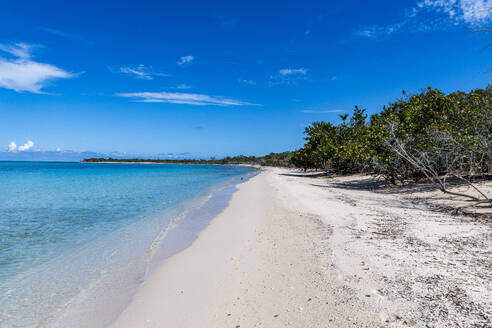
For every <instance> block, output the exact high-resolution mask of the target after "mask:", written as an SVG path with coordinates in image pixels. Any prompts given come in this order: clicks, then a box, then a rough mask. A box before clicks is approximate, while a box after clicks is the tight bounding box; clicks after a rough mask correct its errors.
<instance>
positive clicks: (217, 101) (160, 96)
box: [116, 92, 259, 106]
mask: <svg viewBox="0 0 492 328" xmlns="http://www.w3.org/2000/svg"><path fill="white" fill-rule="evenodd" d="M116 96H118V97H124V98H131V99H134V100H135V101H138V102H147V103H171V104H186V105H195V106H259V105H258V104H252V103H249V102H244V101H240V100H236V99H232V98H225V97H218V96H209V95H204V94H196V93H181V92H129V93H117V94H116Z"/></svg>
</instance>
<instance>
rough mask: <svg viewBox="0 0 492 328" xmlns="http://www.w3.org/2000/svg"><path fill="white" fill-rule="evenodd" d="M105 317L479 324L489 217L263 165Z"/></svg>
mask: <svg viewBox="0 0 492 328" xmlns="http://www.w3.org/2000/svg"><path fill="white" fill-rule="evenodd" d="M238 189H239V191H238V192H236V193H235V194H234V195H233V197H232V200H231V201H230V205H229V206H228V207H227V208H226V209H225V210H224V211H223V212H222V213H220V214H219V215H218V216H217V217H216V218H215V219H214V220H213V221H212V222H211V224H210V225H209V226H208V227H207V228H206V229H205V230H203V231H202V232H200V234H199V238H198V239H197V240H196V241H195V242H194V243H193V244H192V245H191V246H190V247H189V248H187V249H185V250H184V251H182V252H180V253H178V254H176V255H175V256H173V257H171V258H169V259H168V260H166V261H165V262H163V263H162V264H161V265H160V266H159V267H158V268H156V269H155V270H154V271H153V272H152V273H151V274H150V276H149V277H148V280H147V281H146V282H145V283H144V284H143V285H142V287H141V288H140V289H139V291H138V292H137V293H136V295H135V296H134V298H133V301H132V302H131V303H130V305H129V306H128V307H127V308H126V309H125V311H123V313H121V315H120V316H119V317H118V319H117V320H116V321H115V322H114V324H113V325H112V327H173V328H174V327H176V328H177V327H286V326H291V327H412V326H413V327H426V325H427V326H428V327H455V326H456V327H460V326H462V327H487V325H489V322H490V319H491V315H492V314H491V312H492V310H491V306H490V304H492V303H491V301H492V298H491V296H490V295H491V294H492V293H491V292H492V283H491V279H490V278H491V270H490V269H491V267H492V266H491V260H490V258H491V257H490V254H491V239H492V237H491V236H492V229H491V227H490V225H488V224H486V223H483V222H476V221H473V220H471V219H464V218H463V217H452V216H449V215H446V214H442V213H436V212H431V211H429V210H428V208H426V207H423V205H421V204H419V203H416V202H412V201H410V200H408V199H407V198H404V197H403V196H402V195H400V194H397V193H391V192H374V191H371V190H368V189H367V188H366V186H365V185H364V184H363V183H361V182H360V179H359V180H353V181H352V180H350V179H349V180H347V179H343V178H340V179H331V180H327V179H324V178H316V177H313V176H303V175H302V174H300V173H297V172H294V171H289V170H284V169H267V170H265V171H263V172H262V173H261V174H259V175H257V176H255V177H253V178H252V179H251V180H249V181H247V182H245V183H243V184H240V185H239V186H238Z"/></svg>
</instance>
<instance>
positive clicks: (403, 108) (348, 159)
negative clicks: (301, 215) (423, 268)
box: [291, 86, 492, 182]
mask: <svg viewBox="0 0 492 328" xmlns="http://www.w3.org/2000/svg"><path fill="white" fill-rule="evenodd" d="M340 118H341V119H342V123H341V124H339V125H333V124H330V123H326V122H315V123H313V124H312V125H311V126H309V127H307V128H306V130H305V133H306V135H307V136H306V138H305V140H306V144H305V145H304V147H303V148H302V149H300V150H298V151H296V152H294V154H293V156H292V158H291V163H292V164H293V165H295V166H297V167H301V168H304V169H310V168H315V169H318V168H323V169H327V170H332V171H335V172H341V173H344V172H361V171H366V172H371V173H374V174H378V175H382V176H384V177H385V178H386V179H388V180H390V181H392V182H395V181H397V180H400V181H405V180H408V179H416V180H417V179H419V178H421V177H422V172H420V171H419V169H418V168H416V167H415V165H412V163H410V162H408V161H407V160H404V159H403V158H402V157H401V156H399V155H398V154H397V153H396V152H395V147H394V144H395V143H398V144H399V145H402V144H404V145H405V149H406V150H408V151H409V154H410V155H411V156H417V157H418V158H425V160H427V161H431V162H432V163H430V162H429V165H431V166H432V168H433V169H435V170H436V172H443V173H444V172H448V171H450V170H461V171H462V172H464V171H467V172H468V173H469V174H477V173H486V172H490V170H491V169H492V163H491V161H492V150H491V145H492V88H491V87H490V86H489V87H488V88H486V89H477V90H473V91H471V92H469V93H465V92H455V93H451V94H448V95H446V94H444V93H442V92H440V91H439V90H436V89H432V88H427V89H426V90H425V91H424V92H422V93H419V94H415V95H412V96H409V97H408V96H406V94H405V93H404V97H403V98H402V99H399V100H397V101H395V102H393V103H391V104H389V105H388V106H385V107H384V108H383V110H382V111H381V112H380V113H378V114H374V115H372V116H371V118H370V120H369V121H368V120H367V114H366V113H365V110H364V109H360V108H358V107H357V106H356V107H355V109H354V112H353V114H352V116H351V117H350V120H348V116H347V115H340ZM457 149H460V150H459V152H460V154H459V155H460V156H461V157H462V158H460V159H459V160H458V159H457V154H456V152H457ZM412 154H413V155H412Z"/></svg>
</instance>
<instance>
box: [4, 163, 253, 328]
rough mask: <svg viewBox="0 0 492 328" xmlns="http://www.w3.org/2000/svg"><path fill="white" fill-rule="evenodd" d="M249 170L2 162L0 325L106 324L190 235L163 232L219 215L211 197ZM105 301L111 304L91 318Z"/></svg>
mask: <svg viewBox="0 0 492 328" xmlns="http://www.w3.org/2000/svg"><path fill="white" fill-rule="evenodd" d="M251 172H252V169H250V168H246V167H226V166H207V165H196V166H193V165H144V164H82V163H39V162H0V326H1V327H4V326H5V327H10V326H12V327H15V326H18V327H24V326H40V325H41V326H43V325H49V326H60V327H63V326H65V327H66V326H67V325H70V322H73V320H74V319H77V317H78V320H79V321H78V323H79V324H77V326H83V324H82V322H86V326H87V327H93V326H94V322H90V320H89V321H87V320H85V321H84V320H82V318H83V317H84V316H87V314H91V315H93V316H94V318H96V317H97V316H98V315H99V316H100V318H99V319H98V322H105V323H107V322H108V320H111V319H112V316H114V313H115V311H118V310H121V308H122V307H124V305H125V304H126V302H128V298H129V297H130V296H131V294H132V292H133V291H134V290H135V287H136V286H138V284H139V283H140V282H141V279H142V278H143V277H144V276H145V272H146V270H148V268H149V263H151V260H152V259H153V258H164V257H166V256H168V255H169V254H170V253H172V251H171V250H174V251H175V250H177V249H179V248H180V247H182V245H180V246H178V244H186V243H189V242H190V241H191V240H192V239H193V237H192V235H193V233H192V232H190V236H185V234H181V235H180V236H178V235H176V234H174V235H173V236H174V237H173V238H168V239H169V240H168V242H167V243H163V241H165V240H166V238H167V236H168V233H169V231H172V228H173V227H175V226H176V224H177V223H178V222H180V220H181V219H182V218H184V217H186V216H187V215H191V214H193V215H191V216H192V217H194V219H193V220H191V221H190V220H188V221H187V222H195V223H196V222H201V221H200V217H208V216H210V214H207V213H216V212H217V208H218V207H217V206H219V204H222V205H220V206H224V204H223V202H222V203H221V202H220V201H219V202H217V204H216V206H213V205H211V204H213V202H212V203H211V202H210V201H208V202H207V200H210V199H211V195H215V196H214V197H212V199H220V192H217V190H222V191H223V190H226V189H224V186H226V184H227V183H231V181H233V180H234V179H235V178H236V179H238V177H241V176H245V175H247V174H248V173H251ZM213 191H216V193H215V194H213V193H212V192H213ZM217 197H218V198H217ZM204 204H208V205H204ZM212 208H213V209H212ZM200 209H202V212H200ZM200 213H201V214H200ZM207 215H208V216H207ZM194 227H195V228H197V227H201V226H200V224H195V225H194ZM178 230H179V229H178ZM181 230H182V231H183V228H181ZM188 232H189V231H188ZM171 241H172V242H171ZM163 245H165V247H163ZM166 254H167V255H166ZM104 299H107V300H108V301H109V300H110V301H111V304H107V305H106V306H105V307H104V310H103V311H102V310H101V313H100V314H98V313H94V311H95V309H97V308H100V306H99V305H100V304H102V303H101V302H102V301H103V300H104ZM96 312H97V311H96Z"/></svg>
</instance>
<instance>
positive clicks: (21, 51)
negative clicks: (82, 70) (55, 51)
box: [0, 43, 76, 93]
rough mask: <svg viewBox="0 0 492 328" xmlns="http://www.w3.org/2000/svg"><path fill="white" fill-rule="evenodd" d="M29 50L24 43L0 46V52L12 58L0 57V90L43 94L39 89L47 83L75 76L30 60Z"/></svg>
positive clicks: (29, 47)
mask: <svg viewBox="0 0 492 328" xmlns="http://www.w3.org/2000/svg"><path fill="white" fill-rule="evenodd" d="M31 50H32V46H30V45H27V44H25V43H17V44H15V45H4V44H0V51H3V52H5V53H8V54H10V55H12V56H13V57H14V58H5V57H0V87H1V88H6V89H11V90H15V91H17V92H24V91H27V92H32V93H44V92H43V91H42V90H41V89H42V88H43V87H45V86H46V85H47V82H48V81H50V80H55V79H66V78H72V77H75V76H76V74H73V73H69V72H67V71H64V70H63V69H61V68H58V67H56V66H53V65H50V64H45V63H40V62H37V61H34V60H32V59H31V57H32V55H31Z"/></svg>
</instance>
